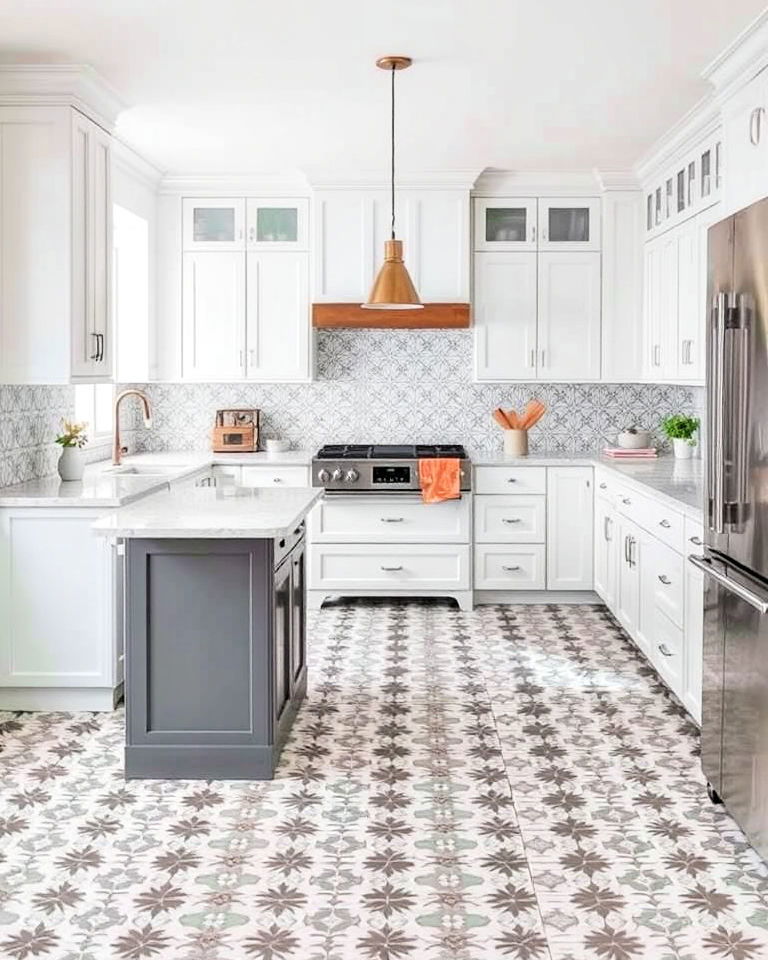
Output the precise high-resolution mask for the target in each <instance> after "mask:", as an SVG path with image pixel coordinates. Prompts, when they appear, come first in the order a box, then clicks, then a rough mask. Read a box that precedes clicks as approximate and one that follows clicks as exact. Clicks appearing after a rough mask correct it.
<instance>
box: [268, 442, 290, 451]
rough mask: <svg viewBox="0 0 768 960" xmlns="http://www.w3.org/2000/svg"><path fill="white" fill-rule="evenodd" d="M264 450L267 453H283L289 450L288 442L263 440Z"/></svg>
mask: <svg viewBox="0 0 768 960" xmlns="http://www.w3.org/2000/svg"><path fill="white" fill-rule="evenodd" d="M264 449H265V450H266V451H267V453H285V452H286V451H287V450H290V449H291V441H290V440H265V441H264Z"/></svg>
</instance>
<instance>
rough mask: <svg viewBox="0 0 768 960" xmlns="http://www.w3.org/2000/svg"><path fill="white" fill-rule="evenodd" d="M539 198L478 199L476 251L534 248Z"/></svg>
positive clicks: (476, 202) (476, 203)
mask: <svg viewBox="0 0 768 960" xmlns="http://www.w3.org/2000/svg"><path fill="white" fill-rule="evenodd" d="M536 232H537V222H536V197H517V198H515V197H513V198H504V199H502V198H498V199H496V198H493V199H482V200H479V199H478V200H475V250H499V251H503V250H507V251H513V250H535V249H536V247H537V233H536Z"/></svg>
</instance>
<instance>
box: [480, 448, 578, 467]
mask: <svg viewBox="0 0 768 960" xmlns="http://www.w3.org/2000/svg"><path fill="white" fill-rule="evenodd" d="M596 459H597V457H596V455H595V454H592V453H546V452H544V453H530V454H528V456H527V457H509V456H507V455H506V454H504V453H502V452H501V451H499V452H498V453H489V452H487V451H486V452H485V453H483V452H478V453H477V454H475V455H472V454H470V460H471V461H472V466H473V467H509V466H515V467H591V466H592V465H593V464H594V462H595V460H596Z"/></svg>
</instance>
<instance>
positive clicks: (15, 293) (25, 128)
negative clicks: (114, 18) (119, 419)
mask: <svg viewBox="0 0 768 960" xmlns="http://www.w3.org/2000/svg"><path fill="white" fill-rule="evenodd" d="M0 141H1V142H2V146H3V149H2V155H1V156H0V211H2V217H1V218H0V276H2V284H0V381H1V382H4V383H68V382H73V381H74V382H77V381H92V382H96V381H104V380H109V379H111V378H112V376H113V343H112V339H113V338H112V311H111V302H110V301H111V262H112V261H111V258H112V219H111V188H110V144H111V141H110V137H109V134H108V133H106V132H105V131H104V130H103V129H102V128H101V127H99V126H98V125H97V124H95V123H94V122H93V121H92V120H90V119H88V118H87V117H85V116H84V115H83V114H82V113H80V111H78V110H75V109H73V108H71V107H67V106H57V107H49V106H3V107H0Z"/></svg>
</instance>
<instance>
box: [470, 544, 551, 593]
mask: <svg viewBox="0 0 768 960" xmlns="http://www.w3.org/2000/svg"><path fill="white" fill-rule="evenodd" d="M474 554H475V590H504V591H506V590H546V588H547V563H546V561H547V548H546V545H545V544H543V543H530V544H525V543H520V544H517V543H514V544H511V543H478V544H476V546H475V550H474Z"/></svg>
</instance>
